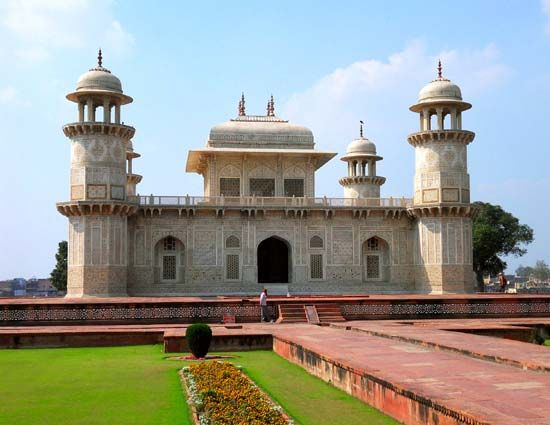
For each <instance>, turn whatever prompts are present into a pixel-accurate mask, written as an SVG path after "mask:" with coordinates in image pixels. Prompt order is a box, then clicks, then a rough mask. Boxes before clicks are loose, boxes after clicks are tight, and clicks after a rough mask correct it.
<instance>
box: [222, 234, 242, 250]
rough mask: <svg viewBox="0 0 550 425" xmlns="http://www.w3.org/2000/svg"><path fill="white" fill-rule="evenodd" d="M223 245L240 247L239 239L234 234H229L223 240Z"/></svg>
mask: <svg viewBox="0 0 550 425" xmlns="http://www.w3.org/2000/svg"><path fill="white" fill-rule="evenodd" d="M225 247H226V248H240V247H241V241H240V240H239V238H238V237H237V236H235V235H231V236H229V237H228V238H227V239H226V240H225Z"/></svg>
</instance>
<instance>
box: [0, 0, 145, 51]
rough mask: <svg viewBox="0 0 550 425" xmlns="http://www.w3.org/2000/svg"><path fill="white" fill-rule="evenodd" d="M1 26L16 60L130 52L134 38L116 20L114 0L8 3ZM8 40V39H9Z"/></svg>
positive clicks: (14, 0)
mask: <svg viewBox="0 0 550 425" xmlns="http://www.w3.org/2000/svg"><path fill="white" fill-rule="evenodd" d="M0 14H1V16H2V18H1V21H0V25H1V26H2V27H3V30H4V32H5V37H4V39H5V41H6V42H7V43H8V44H11V47H12V49H11V50H12V51H13V52H14V55H15V58H16V59H19V60H22V61H31V62H34V61H40V60H43V59H45V58H47V57H49V56H51V55H52V52H53V51H55V50H58V49H81V48H94V49H95V48H97V47H99V46H101V47H103V48H105V49H109V50H110V51H111V52H114V53H116V54H122V53H125V52H127V51H129V50H130V49H131V48H132V46H133V44H134V38H133V36H132V35H131V34H130V33H128V32H127V31H126V30H125V29H124V28H123V27H122V25H121V24H120V22H119V21H117V20H116V19H115V18H114V12H113V2H112V1H111V0H25V1H20V0H7V1H4V2H2V3H0ZM6 38H7V40H6Z"/></svg>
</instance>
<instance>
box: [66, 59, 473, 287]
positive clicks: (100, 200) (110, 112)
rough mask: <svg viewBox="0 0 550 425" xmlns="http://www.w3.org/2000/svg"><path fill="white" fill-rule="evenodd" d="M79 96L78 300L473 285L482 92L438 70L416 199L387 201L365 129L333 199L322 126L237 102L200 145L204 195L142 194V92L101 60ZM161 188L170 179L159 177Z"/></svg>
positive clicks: (73, 249) (347, 157)
mask: <svg viewBox="0 0 550 425" xmlns="http://www.w3.org/2000/svg"><path fill="white" fill-rule="evenodd" d="M98 59H99V61H98V65H97V66H96V67H94V68H92V69H91V70H90V71H88V72H87V73H85V74H83V75H82V76H81V77H80V79H79V80H78V83H77V88H76V90H75V91H74V92H72V93H70V94H69V95H67V99H68V100H70V101H72V102H75V103H76V104H77V110H78V114H77V121H76V122H73V123H70V124H66V125H65V126H64V127H63V131H64V133H65V135H66V136H67V137H68V139H69V142H70V145H71V170H70V191H69V199H70V200H69V201H66V202H61V203H59V204H57V209H58V211H59V212H60V213H62V214H63V215H65V216H67V218H68V220H69V258H68V263H69V264H68V290H67V296H68V297H85V296H98V297H111V296H172V295H174V296H175V295H221V294H227V295H230V294H257V293H258V292H259V290H260V289H261V288H262V287H263V286H265V285H274V286H277V287H279V288H280V290H282V291H283V292H285V293H286V292H287V291H288V292H289V293H291V294H354V293H358V294H365V293H404V292H408V293H436V294H441V293H464V292H470V291H472V290H473V274H472V226H471V217H472V214H473V213H474V212H475V211H474V209H473V208H472V206H471V205H470V195H469V193H470V192H469V189H470V184H469V175H468V170H467V155H466V150H467V145H468V144H469V143H470V142H471V141H472V140H473V139H474V133H472V132H470V131H466V130H463V129H462V112H463V111H465V110H467V109H469V108H470V107H471V105H470V104H469V103H466V102H464V101H463V100H462V95H461V92H460V89H459V87H458V86H457V85H455V84H453V83H452V82H451V81H449V80H448V79H446V78H444V77H443V76H442V73H441V68H439V74H438V77H437V78H436V79H435V80H434V81H432V82H430V83H429V84H428V85H427V86H426V87H424V88H423V89H422V90H421V92H420V95H419V99H418V102H417V103H416V104H415V105H413V106H411V108H410V109H411V111H413V112H416V113H418V114H419V116H420V128H419V129H418V131H417V132H415V133H412V134H411V135H409V137H408V142H409V144H411V145H412V146H413V147H414V150H415V157H416V159H415V161H416V173H415V177H414V197H413V199H407V198H404V197H397V198H381V197H380V187H381V186H382V185H383V184H384V182H385V180H386V179H385V177H382V176H378V175H377V173H376V163H377V162H378V161H380V160H382V157H381V156H379V155H378V153H377V150H376V146H375V144H374V143H373V142H372V141H370V140H368V139H367V138H366V137H364V136H363V129H362V127H361V130H360V136H359V138H358V139H357V140H354V141H352V142H351V143H350V145H349V146H348V148H347V150H346V152H345V154H344V155H343V156H342V158H341V159H342V160H343V161H344V162H345V163H346V164H347V165H346V166H345V167H342V170H343V171H346V175H345V176H343V177H342V178H340V180H339V183H340V184H341V185H342V186H343V188H344V195H343V197H342V198H338V199H334V198H327V197H323V196H322V194H321V195H320V196H319V195H318V194H316V191H315V172H316V171H317V170H318V169H319V168H320V167H321V166H323V165H324V164H325V163H326V162H327V161H329V160H330V159H332V158H333V157H334V156H335V155H336V153H335V152H326V151H320V150H317V149H315V143H314V136H313V133H312V132H311V130H309V129H308V128H305V127H302V126H299V125H295V124H292V123H289V122H288V121H287V120H285V119H283V118H280V117H278V116H277V115H276V114H275V105H274V101H273V98H271V99H270V100H269V101H268V104H267V111H266V115H248V114H247V113H246V108H245V99H244V95H243V96H242V97H241V100H240V102H239V107H238V115H237V116H236V117H235V118H232V119H230V120H229V121H227V122H225V123H222V124H219V125H216V126H214V127H213V128H212V129H211V130H210V133H209V136H208V139H207V141H206V146H205V147H204V148H201V149H193V150H190V151H189V155H188V159H187V167H186V170H187V172H193V173H198V174H200V175H201V176H202V177H203V179H204V193H203V194H202V195H201V196H176V197H174V196H154V195H149V196H138V195H137V190H136V185H137V184H138V183H139V182H140V181H141V179H142V177H141V176H140V175H138V174H134V172H133V160H134V159H136V158H138V157H139V154H138V153H136V152H135V151H134V147H133V144H132V138H133V137H134V133H135V129H134V128H133V127H130V126H128V125H125V124H123V123H122V121H121V115H122V107H123V106H125V105H127V104H129V103H131V102H132V98H131V97H129V96H128V95H126V94H125V93H124V92H123V90H122V85H121V82H120V80H119V79H118V78H117V77H116V76H114V75H113V74H112V73H111V72H110V71H109V70H108V69H106V68H105V67H103V65H102V57H101V52H100V56H99V58H98ZM159 192H161V193H162V188H159Z"/></svg>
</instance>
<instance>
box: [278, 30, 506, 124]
mask: <svg viewBox="0 0 550 425" xmlns="http://www.w3.org/2000/svg"><path fill="white" fill-rule="evenodd" d="M438 59H441V61H442V62H443V67H444V70H443V74H444V76H445V77H448V78H450V79H452V80H453V81H455V82H456V83H458V84H459V85H460V86H461V88H462V89H463V94H464V95H465V97H466V99H468V98H470V99H471V98H472V97H473V96H475V95H477V94H478V93H480V92H482V91H484V90H486V89H488V88H490V87H492V86H495V85H498V84H500V83H501V82H502V81H503V80H505V79H506V78H507V77H508V75H509V74H510V72H511V71H510V69H509V68H508V67H507V66H506V65H503V64H501V63H499V62H498V50H497V49H496V47H495V46H494V45H492V44H490V45H488V46H486V47H485V48H483V49H480V50H465V51H459V50H448V51H442V52H439V53H438V54H435V55H430V54H428V52H427V51H426V47H425V45H424V44H423V43H422V42H420V41H413V42H411V43H410V44H409V45H408V46H407V47H406V48H405V49H404V50H402V51H400V52H397V53H394V54H392V55H390V56H389V57H388V59H387V60H385V61H380V60H373V59H367V60H363V61H359V62H355V63H352V64H351V65H348V66H346V67H344V68H338V69H336V70H335V71H333V72H332V73H330V74H328V75H326V76H324V77H322V78H320V79H319V80H318V81H317V82H316V83H315V84H313V86H312V87H310V88H308V89H306V90H304V91H303V92H300V93H295V94H293V95H292V96H291V98H290V99H289V101H288V102H287V104H286V105H285V107H284V111H285V113H286V115H287V116H289V117H291V118H293V119H295V120H296V121H299V122H303V123H306V124H309V125H313V124H315V126H316V127H317V128H320V129H324V128H327V127H331V128H334V127H335V126H338V125H342V122H341V119H348V118H349V119H351V118H352V117H353V120H354V121H357V120H359V119H360V117H365V118H366V119H367V120H369V116H370V115H371V114H373V115H374V116H377V115H380V114H379V113H378V112H380V111H381V109H383V108H385V107H386V106H389V107H391V109H395V106H397V105H395V104H393V105H392V104H388V103H389V102H388V100H389V99H392V100H398V101H399V103H403V102H404V103H406V104H410V103H413V102H414V101H415V99H416V94H417V92H418V90H420V88H421V87H423V85H424V84H426V83H427V82H428V81H430V80H431V79H433V78H434V77H436V69H435V68H436V63H437V60H438ZM374 96H376V99H377V101H376V102H377V103H376V104H371V103H370V99H371V98H372V97H374ZM383 115H384V116H385V117H386V119H385V120H384V121H387V118H391V116H392V110H390V109H387V110H386V111H385V112H384V114H383ZM339 133H340V134H342V132H339ZM344 134H345V133H344Z"/></svg>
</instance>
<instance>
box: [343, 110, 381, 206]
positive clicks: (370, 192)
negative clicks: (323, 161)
mask: <svg viewBox="0 0 550 425" xmlns="http://www.w3.org/2000/svg"><path fill="white" fill-rule="evenodd" d="M340 159H341V160H342V161H345V162H347V163H348V175H347V176H346V177H342V178H341V179H340V180H339V183H340V184H341V185H342V186H343V187H344V198H363V199H364V198H380V186H382V185H383V184H384V182H385V181H386V178H385V177H380V176H377V175H376V162H377V161H380V160H381V159H382V157H381V156H378V155H377V154H376V145H375V144H374V143H373V142H371V141H370V140H369V139H367V138H365V137H363V121H360V127H359V138H358V139H355V140H354V141H353V142H351V143H350V144H349V145H348V147H347V149H346V154H345V155H344V156H343V157H342V158H340Z"/></svg>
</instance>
